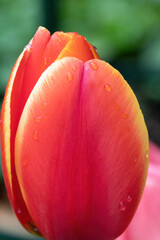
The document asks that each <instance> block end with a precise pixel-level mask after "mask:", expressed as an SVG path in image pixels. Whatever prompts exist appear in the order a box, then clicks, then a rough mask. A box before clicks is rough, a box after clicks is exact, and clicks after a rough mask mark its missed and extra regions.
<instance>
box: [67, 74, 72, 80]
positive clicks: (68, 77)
mask: <svg viewBox="0 0 160 240" xmlns="http://www.w3.org/2000/svg"><path fill="white" fill-rule="evenodd" d="M71 80H72V74H71V73H70V72H68V73H67V81H68V82H70V81H71Z"/></svg>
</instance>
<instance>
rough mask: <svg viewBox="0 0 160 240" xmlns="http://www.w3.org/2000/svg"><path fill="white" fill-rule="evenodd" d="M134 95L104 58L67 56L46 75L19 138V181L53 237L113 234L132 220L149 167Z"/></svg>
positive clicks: (89, 238) (88, 239)
mask: <svg viewBox="0 0 160 240" xmlns="http://www.w3.org/2000/svg"><path fill="white" fill-rule="evenodd" d="M147 151H148V133H147V129H146V126H145V123H144V119H143V116H142V113H141V110H140V108H139V105H138V102H137V100H136V97H135V95H134V94H133V92H132V90H131V89H130V87H129V85H128V84H127V83H126V81H125V80H124V79H123V77H122V76H121V75H120V73H119V72H118V71H116V70H115V69H114V68H113V67H111V66H110V65H109V64H107V63H105V62H103V61H100V60H90V61H88V62H86V63H83V61H80V60H78V59H76V58H63V59H61V60H59V61H56V62H55V63H53V64H52V65H51V66H50V67H48V68H47V70H46V71H45V72H44V73H43V74H42V75H41V77H40V79H39V80H38V82H37V84H36V85H35V87H34V89H33V91H32V93H31V94H30V96H29V98H28V100H27V103H26V105H25V107H24V111H23V112H22V116H21V118H20V122H19V126H18V130H17V134H16V141H15V165H16V173H17V176H18V181H19V184H20V188H21V191H22V195H23V197H24V200H25V203H26V205H27V208H28V211H29V213H30V214H31V216H32V218H33V220H34V223H35V224H36V226H37V228H38V229H39V230H40V232H41V233H42V235H43V236H44V237H45V238H46V239H48V240H54V239H58V240H59V239H61V240H63V239H76V240H82V239H83V240H97V239H98V238H100V239H101V240H106V239H108V240H111V239H114V238H115V237H117V236H118V235H119V234H120V233H121V232H122V231H123V230H124V229H125V228H126V227H127V225H128V222H129V221H130V220H131V218H132V216H133V214H134V212H135V210H136V208H137V205H138V203H139V201H140V198H141V195H142V192H143V188H144V184H145V179H146V175H147V168H148V152H147Z"/></svg>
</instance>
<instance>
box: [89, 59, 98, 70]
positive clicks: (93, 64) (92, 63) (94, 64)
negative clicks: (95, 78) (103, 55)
mask: <svg viewBox="0 0 160 240" xmlns="http://www.w3.org/2000/svg"><path fill="white" fill-rule="evenodd" d="M89 65H90V67H91V68H92V69H93V70H97V68H98V66H97V64H96V63H95V62H93V61H91V62H89Z"/></svg>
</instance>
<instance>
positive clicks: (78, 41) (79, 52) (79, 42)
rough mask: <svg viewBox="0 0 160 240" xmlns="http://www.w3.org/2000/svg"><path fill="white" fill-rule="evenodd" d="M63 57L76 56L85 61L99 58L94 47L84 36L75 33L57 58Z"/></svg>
mask: <svg viewBox="0 0 160 240" xmlns="http://www.w3.org/2000/svg"><path fill="white" fill-rule="evenodd" d="M63 57H76V58H78V59H80V60H82V61H83V62H86V61H88V60H90V59H93V58H95V57H96V58H99V56H98V54H97V53H96V51H95V50H94V48H93V47H92V46H91V44H89V43H88V42H87V41H86V39H85V38H84V37H83V36H80V35H79V34H78V33H74V35H73V38H72V40H71V41H70V42H69V43H68V44H67V45H66V47H65V48H64V49H63V51H62V52H61V53H60V54H59V56H58V58H57V60H59V59H62V58H63Z"/></svg>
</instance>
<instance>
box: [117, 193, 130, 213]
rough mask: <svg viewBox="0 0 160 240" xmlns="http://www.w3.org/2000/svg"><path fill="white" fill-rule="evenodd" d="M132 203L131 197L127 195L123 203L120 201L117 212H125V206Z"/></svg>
mask: <svg viewBox="0 0 160 240" xmlns="http://www.w3.org/2000/svg"><path fill="white" fill-rule="evenodd" d="M131 202H132V197H131V195H128V196H127V198H126V199H125V200H124V201H121V202H120V203H119V210H120V211H121V212H123V211H125V210H126V208H127V205H128V204H129V203H131Z"/></svg>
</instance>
